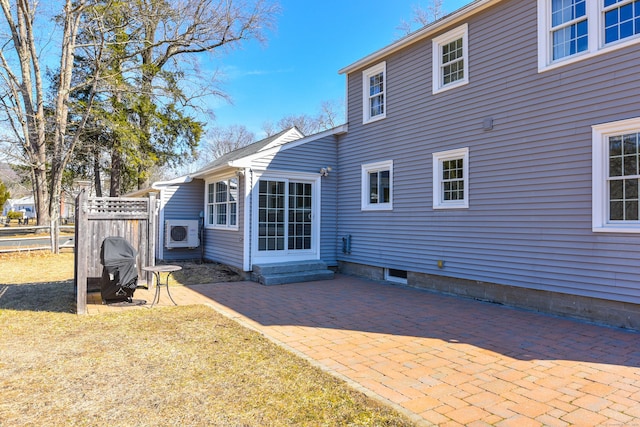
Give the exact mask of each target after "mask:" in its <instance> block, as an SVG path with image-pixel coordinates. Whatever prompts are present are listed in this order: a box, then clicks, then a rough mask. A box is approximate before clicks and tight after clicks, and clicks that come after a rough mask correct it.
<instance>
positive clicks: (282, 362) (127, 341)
mask: <svg viewBox="0 0 640 427" xmlns="http://www.w3.org/2000/svg"><path fill="white" fill-rule="evenodd" d="M194 268H195V266H194ZM217 268H219V267H217ZM31 270H34V271H31ZM225 274H226V273H225ZM72 277H73V254H63V255H60V256H53V255H42V254H40V255H33V254H31V255H29V254H23V255H11V256H7V255H4V256H0V342H1V343H2V345H1V346H0V395H1V396H2V399H0V426H3V427H4V426H18V425H19V426H44V425H46V426H410V425H413V424H412V423H411V422H410V421H409V420H407V419H406V418H404V417H402V416H401V415H399V414H398V413H396V412H394V411H392V410H391V409H390V408H388V407H386V406H384V405H381V404H379V403H377V402H376V401H374V400H371V399H369V398H367V397H366V396H365V395H363V394H362V393H360V392H357V391H354V390H353V389H351V388H349V387H347V386H346V385H345V384H344V383H342V382H341V381H339V380H337V379H335V378H334V377H331V376H329V375H328V374H326V373H324V372H322V371H320V370H319V369H317V368H315V367H313V366H311V365H310V364H309V363H307V362H306V361H304V360H302V359H300V358H298V357H296V356H294V355H293V354H291V353H289V352H287V351H285V350H283V349H282V348H280V347H278V346H276V345H275V344H273V343H272V342H271V341H269V340H267V339H266V338H264V337H262V336H261V335H260V334H258V333H255V332H253V331H250V330H248V329H245V328H243V327H241V326H239V325H238V324H237V323H235V322H233V321H232V320H230V319H228V318H226V317H224V316H221V315H220V314H218V313H217V312H215V311H213V310H212V309H210V308H208V307H204V306H184V307H171V308H162V309H154V310H131V311H126V312H120V313H113V314H102V315H99V316H78V315H75V314H72V311H73V308H74V307H73V301H74V292H73V283H72V280H70V279H71V278H72ZM230 277H231V278H233V276H230Z"/></svg>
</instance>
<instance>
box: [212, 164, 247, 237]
mask: <svg viewBox="0 0 640 427" xmlns="http://www.w3.org/2000/svg"><path fill="white" fill-rule="evenodd" d="M232 179H237V180H238V196H237V198H236V201H235V204H236V224H235V225H229V224H228V222H229V218H230V217H231V216H230V211H229V210H228V211H227V225H221V224H216V223H215V222H214V223H213V224H212V223H210V222H209V185H210V184H213V186H214V192H215V184H216V183H217V182H222V181H224V182H226V183H227V188H230V187H229V181H230V180H232ZM227 196H228V193H227ZM226 203H227V206H229V205H230V204H231V202H230V201H229V200H227V202H226ZM214 204H215V203H214ZM214 221H215V218H214ZM239 223H240V178H238V177H236V176H227V177H220V178H215V179H210V180H207V181H205V184H204V226H205V228H207V229H216V230H230V231H238V230H239V229H240V225H239Z"/></svg>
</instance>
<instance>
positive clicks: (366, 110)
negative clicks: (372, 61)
mask: <svg viewBox="0 0 640 427" xmlns="http://www.w3.org/2000/svg"><path fill="white" fill-rule="evenodd" d="M379 73H382V88H383V89H382V95H383V97H384V103H383V112H382V114H378V115H376V116H373V117H372V116H371V107H370V105H369V99H370V97H369V78H370V77H371V76H374V75H376V74H379ZM387 100H388V97H387V63H386V62H385V61H383V62H381V63H380V64H377V65H374V66H373V67H370V68H367V69H366V70H364V71H363V72H362V123H363V124H366V123H371V122H375V121H378V120H381V119H384V118H386V117H387Z"/></svg>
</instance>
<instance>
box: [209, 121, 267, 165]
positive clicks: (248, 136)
mask: <svg viewBox="0 0 640 427" xmlns="http://www.w3.org/2000/svg"><path fill="white" fill-rule="evenodd" d="M254 141H255V135H254V134H253V132H250V131H249V130H248V129H247V128H246V127H245V126H242V125H232V126H229V127H227V128H219V127H217V128H213V129H211V130H210V131H209V134H208V141H207V142H206V145H205V147H203V148H204V149H203V150H202V153H201V154H202V155H204V157H205V159H208V160H213V159H217V158H218V157H222V156H223V155H225V154H227V153H229V152H231V151H233V150H237V149H238V148H242V147H245V146H247V145H249V144H251V143H252V142H254Z"/></svg>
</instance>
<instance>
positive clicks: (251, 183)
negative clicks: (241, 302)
mask: <svg viewBox="0 0 640 427" xmlns="http://www.w3.org/2000/svg"><path fill="white" fill-rule="evenodd" d="M252 242H253V169H249V254H248V256H249V264H248V265H249V271H253V260H252V258H251V254H252V253H253V248H252V246H251V244H252Z"/></svg>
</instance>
